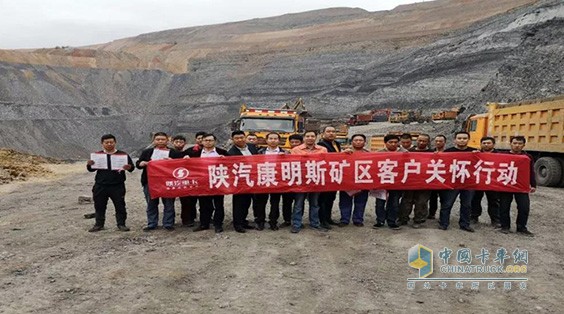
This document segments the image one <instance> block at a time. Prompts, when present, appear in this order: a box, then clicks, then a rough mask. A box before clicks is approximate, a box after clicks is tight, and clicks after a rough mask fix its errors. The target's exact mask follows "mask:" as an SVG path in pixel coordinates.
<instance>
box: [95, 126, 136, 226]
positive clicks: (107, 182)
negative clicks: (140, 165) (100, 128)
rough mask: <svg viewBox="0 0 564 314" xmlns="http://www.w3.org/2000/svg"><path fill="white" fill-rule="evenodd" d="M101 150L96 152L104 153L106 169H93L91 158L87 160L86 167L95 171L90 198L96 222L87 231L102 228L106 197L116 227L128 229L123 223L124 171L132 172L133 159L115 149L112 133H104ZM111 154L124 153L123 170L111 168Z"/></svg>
mask: <svg viewBox="0 0 564 314" xmlns="http://www.w3.org/2000/svg"><path fill="white" fill-rule="evenodd" d="M101 143H102V148H103V150H101V151H99V152H97V153H98V154H106V158H107V160H106V164H107V169H94V168H93V167H92V166H94V161H93V160H88V162H87V163H86V169H87V170H88V171H90V172H96V177H95V178H94V182H95V183H94V187H92V199H93V201H94V209H95V211H96V214H95V217H96V223H95V224H94V227H92V228H91V229H90V230H88V231H89V232H96V231H100V230H102V229H104V223H105V221H106V208H107V206H108V199H111V200H112V203H114V207H115V209H116V222H117V226H118V229H119V230H121V231H129V228H128V227H127V226H126V225H125V220H126V219H127V211H126V209H125V171H129V172H132V171H133V169H134V168H135V167H134V165H133V161H132V160H131V157H129V155H128V154H127V153H126V152H124V151H121V150H117V149H116V143H117V142H116V137H115V136H113V135H112V134H106V135H103V136H102V139H101ZM112 155H126V156H127V164H126V165H124V166H123V170H111V169H112V158H111V157H112Z"/></svg>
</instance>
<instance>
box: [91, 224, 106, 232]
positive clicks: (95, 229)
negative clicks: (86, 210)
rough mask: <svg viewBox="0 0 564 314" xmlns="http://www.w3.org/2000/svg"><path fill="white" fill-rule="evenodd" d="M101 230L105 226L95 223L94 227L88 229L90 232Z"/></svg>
mask: <svg viewBox="0 0 564 314" xmlns="http://www.w3.org/2000/svg"><path fill="white" fill-rule="evenodd" d="M100 230H104V226H98V225H94V227H92V228H90V229H88V232H98V231H100Z"/></svg>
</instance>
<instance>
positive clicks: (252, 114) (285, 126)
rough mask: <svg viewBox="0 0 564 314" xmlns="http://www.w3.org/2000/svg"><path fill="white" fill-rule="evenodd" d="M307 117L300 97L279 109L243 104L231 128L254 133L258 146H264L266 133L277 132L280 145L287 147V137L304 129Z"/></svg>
mask: <svg viewBox="0 0 564 314" xmlns="http://www.w3.org/2000/svg"><path fill="white" fill-rule="evenodd" d="M307 117H309V114H308V112H307V111H306V110H305V107H304V104H303V101H302V100H301V99H298V100H297V101H295V102H294V103H293V104H285V105H284V106H282V108H281V109H268V108H251V107H249V106H248V105H247V104H243V105H242V106H241V109H240V111H239V119H237V120H235V121H234V123H233V126H232V128H233V129H238V130H241V131H245V134H249V133H255V134H256V135H257V138H258V143H257V145H258V146H260V147H264V146H266V135H267V134H268V133H270V132H277V133H278V134H280V147H282V148H285V149H289V148H290V141H289V139H288V138H289V137H290V135H292V134H296V133H302V132H303V131H304V127H305V122H306V119H307Z"/></svg>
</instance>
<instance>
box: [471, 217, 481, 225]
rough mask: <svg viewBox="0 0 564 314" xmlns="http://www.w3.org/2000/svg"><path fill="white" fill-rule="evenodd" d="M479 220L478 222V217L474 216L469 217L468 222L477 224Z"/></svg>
mask: <svg viewBox="0 0 564 314" xmlns="http://www.w3.org/2000/svg"><path fill="white" fill-rule="evenodd" d="M479 222H480V220H479V219H478V217H476V218H470V223H472V224H477V223H479Z"/></svg>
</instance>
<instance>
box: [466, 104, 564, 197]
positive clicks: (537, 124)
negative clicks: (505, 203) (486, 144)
mask: <svg viewBox="0 0 564 314" xmlns="http://www.w3.org/2000/svg"><path fill="white" fill-rule="evenodd" d="M487 106H488V112H487V113H483V114H478V115H474V116H470V117H469V118H468V120H467V121H466V126H465V129H466V131H467V132H469V133H470V142H469V144H468V145H469V146H472V147H480V139H481V138H482V137H484V136H491V137H493V138H495V140H496V148H498V149H502V150H504V149H505V150H508V149H510V146H509V139H510V138H511V137H512V136H515V135H522V136H524V137H525V138H526V139H527V143H526V145H525V150H526V151H527V152H528V153H529V154H531V155H532V156H533V157H534V159H535V172H536V176H537V182H538V184H539V185H543V186H564V175H563V173H564V96H560V97H556V98H548V99H542V100H533V101H527V102H518V103H488V104H487Z"/></svg>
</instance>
